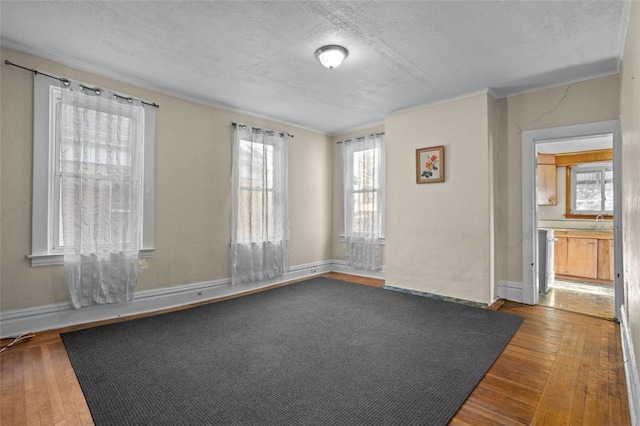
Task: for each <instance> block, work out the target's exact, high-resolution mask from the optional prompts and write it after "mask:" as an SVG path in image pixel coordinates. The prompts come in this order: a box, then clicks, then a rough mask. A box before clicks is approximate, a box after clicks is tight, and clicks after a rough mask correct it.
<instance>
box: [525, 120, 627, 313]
mask: <svg viewBox="0 0 640 426" xmlns="http://www.w3.org/2000/svg"><path fill="white" fill-rule="evenodd" d="M609 133H610V134H612V135H613V173H614V179H613V180H614V183H613V185H614V186H613V188H614V197H615V200H614V208H613V232H614V246H613V256H614V293H615V319H616V320H619V319H620V307H621V306H622V303H623V301H624V287H623V276H622V222H621V205H620V202H621V197H622V191H621V186H622V185H621V183H620V182H621V179H622V171H621V158H620V152H621V138H620V122H619V121H618V120H610V121H600V122H597V123H586V124H576V125H572V126H562V127H552V128H548V129H539V130H526V131H523V132H522V299H523V300H522V301H523V303H527V304H529V305H537V304H538V256H537V253H538V238H537V237H538V206H537V197H536V175H537V167H536V165H537V160H536V143H537V142H540V143H544V142H551V141H553V140H558V139H572V138H576V139H577V138H581V137H585V136H594V135H601V134H609Z"/></svg>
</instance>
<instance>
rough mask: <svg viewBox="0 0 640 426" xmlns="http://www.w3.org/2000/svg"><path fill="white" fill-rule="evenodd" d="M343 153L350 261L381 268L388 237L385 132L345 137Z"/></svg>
mask: <svg viewBox="0 0 640 426" xmlns="http://www.w3.org/2000/svg"><path fill="white" fill-rule="evenodd" d="M341 156H342V176H343V196H344V202H343V206H344V237H345V243H346V252H347V263H348V264H349V265H351V266H353V267H354V268H358V269H368V270H378V269H380V268H381V267H382V263H381V250H382V241H383V240H384V203H385V201H384V199H385V197H384V195H385V194H384V134H374V135H369V136H367V137H364V138H357V139H353V140H346V141H343V142H342V144H341Z"/></svg>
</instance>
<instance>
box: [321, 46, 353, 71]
mask: <svg viewBox="0 0 640 426" xmlns="http://www.w3.org/2000/svg"><path fill="white" fill-rule="evenodd" d="M348 55H349V51H348V50H347V49H345V48H344V47H342V46H338V45H336V44H330V45H328V46H322V47H321V48H319V49H318V50H316V57H317V58H318V60H319V61H320V63H321V64H322V65H324V66H325V67H327V68H329V69H330V70H332V69H334V68H335V67H337V66H338V65H340V64H341V63H342V61H344V58H346V57H347V56H348Z"/></svg>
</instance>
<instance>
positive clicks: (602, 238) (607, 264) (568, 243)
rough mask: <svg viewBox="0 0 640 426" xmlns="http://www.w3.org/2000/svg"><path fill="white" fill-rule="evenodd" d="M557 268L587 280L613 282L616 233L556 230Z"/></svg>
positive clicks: (558, 274) (557, 271)
mask: <svg viewBox="0 0 640 426" xmlns="http://www.w3.org/2000/svg"><path fill="white" fill-rule="evenodd" d="M555 238H556V242H555V245H554V271H555V274H556V276H565V277H567V278H573V279H584V280H587V281H597V282H607V283H610V282H613V277H614V273H613V265H614V263H613V233H612V232H595V231H567V230H556V231H555Z"/></svg>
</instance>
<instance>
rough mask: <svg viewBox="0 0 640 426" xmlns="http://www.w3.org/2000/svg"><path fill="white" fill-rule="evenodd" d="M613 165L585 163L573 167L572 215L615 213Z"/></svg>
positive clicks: (609, 163) (607, 163) (608, 163)
mask: <svg viewBox="0 0 640 426" xmlns="http://www.w3.org/2000/svg"><path fill="white" fill-rule="evenodd" d="M613 202H614V198H613V165H612V163H611V162H605V163H597V164H596V163H585V164H580V165H577V166H574V167H572V168H571V210H570V213H571V214H572V215H585V216H594V215H609V216H610V215H613Z"/></svg>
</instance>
